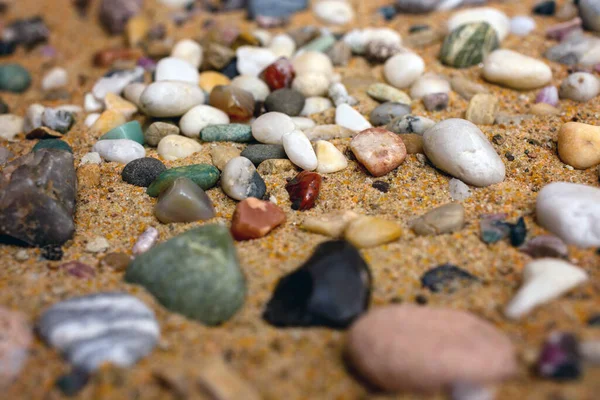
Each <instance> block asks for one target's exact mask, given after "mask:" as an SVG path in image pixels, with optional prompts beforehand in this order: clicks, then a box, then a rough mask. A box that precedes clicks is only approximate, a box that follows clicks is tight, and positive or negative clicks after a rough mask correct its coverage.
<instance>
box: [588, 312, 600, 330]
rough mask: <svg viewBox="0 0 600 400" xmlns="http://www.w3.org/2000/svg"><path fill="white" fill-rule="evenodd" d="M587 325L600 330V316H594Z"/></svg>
mask: <svg viewBox="0 0 600 400" xmlns="http://www.w3.org/2000/svg"><path fill="white" fill-rule="evenodd" d="M587 324H588V325H589V326H594V327H598V328H600V314H594V315H592V316H591V317H590V318H589V319H588V321H587Z"/></svg>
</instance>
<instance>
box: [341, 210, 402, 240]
mask: <svg viewBox="0 0 600 400" xmlns="http://www.w3.org/2000/svg"><path fill="white" fill-rule="evenodd" d="M401 235H402V228H400V226H399V225H398V224H396V223H395V222H392V221H388V220H385V219H381V218H377V217H360V218H357V219H355V220H354V221H352V222H351V223H350V224H349V225H348V227H347V228H346V232H345V233H344V238H345V239H346V240H347V241H349V242H350V243H352V244H353V245H354V246H355V247H358V248H366V247H375V246H380V245H382V244H386V243H390V242H393V241H395V240H397V239H398V238H399V237H400V236H401Z"/></svg>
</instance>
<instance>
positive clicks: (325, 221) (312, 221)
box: [300, 210, 359, 239]
mask: <svg viewBox="0 0 600 400" xmlns="http://www.w3.org/2000/svg"><path fill="white" fill-rule="evenodd" d="M358 217H359V215H358V214H357V213H355V212H354V211H348V210H345V211H333V212H331V213H329V214H324V215H319V216H310V217H306V218H305V219H304V221H302V225H300V228H301V229H303V230H305V231H308V232H312V233H318V234H320V235H325V236H329V237H331V238H334V239H337V238H340V237H342V236H343V235H344V232H345V231H346V228H347V227H348V225H349V224H350V223H351V222H352V221H354V220H355V219H356V218H358Z"/></svg>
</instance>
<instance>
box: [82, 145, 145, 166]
mask: <svg viewBox="0 0 600 400" xmlns="http://www.w3.org/2000/svg"><path fill="white" fill-rule="evenodd" d="M92 151H95V152H96V153H98V154H100V157H102V158H103V159H104V160H106V161H115V162H118V163H121V164H129V163H130V162H131V161H133V160H137V159H138V158H143V157H145V156H146V150H144V146H142V145H141V144H139V143H138V142H135V141H133V140H129V139H115V140H99V141H98V142H96V144H95V145H94V147H92Z"/></svg>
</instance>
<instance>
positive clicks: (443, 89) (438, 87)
mask: <svg viewBox="0 0 600 400" xmlns="http://www.w3.org/2000/svg"><path fill="white" fill-rule="evenodd" d="M451 90H452V89H451V87H450V82H448V81H447V80H446V79H444V78H443V77H441V76H439V75H436V74H432V73H427V74H425V75H423V76H421V77H420V78H419V79H417V81H416V82H415V83H413V85H412V86H411V88H410V97H412V98H413V99H416V100H419V99H422V98H423V97H425V96H427V95H428V94H435V93H450V91H451Z"/></svg>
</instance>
